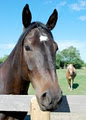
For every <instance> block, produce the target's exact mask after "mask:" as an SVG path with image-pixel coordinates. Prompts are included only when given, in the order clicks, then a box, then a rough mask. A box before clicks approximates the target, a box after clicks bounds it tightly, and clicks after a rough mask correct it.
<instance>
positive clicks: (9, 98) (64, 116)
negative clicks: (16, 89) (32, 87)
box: [0, 95, 86, 120]
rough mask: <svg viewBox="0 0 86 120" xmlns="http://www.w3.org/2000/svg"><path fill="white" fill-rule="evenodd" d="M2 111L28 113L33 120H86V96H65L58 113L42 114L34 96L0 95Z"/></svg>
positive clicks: (0, 108) (0, 109)
mask: <svg viewBox="0 0 86 120" xmlns="http://www.w3.org/2000/svg"><path fill="white" fill-rule="evenodd" d="M0 111H16V112H18V111H20V112H28V115H30V116H31V120H86V96H84V95H68V96H63V100H62V103H61V105H60V106H59V108H58V109H57V110H56V112H42V111H40V108H39V106H38V103H37V101H36V98H35V97H34V96H32V95H0ZM26 119H27V120H29V119H28V118H26Z"/></svg>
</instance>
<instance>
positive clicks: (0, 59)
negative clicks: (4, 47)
mask: <svg viewBox="0 0 86 120" xmlns="http://www.w3.org/2000/svg"><path fill="white" fill-rule="evenodd" d="M7 58H8V56H7V55H5V56H4V57H2V58H0V64H1V63H3V62H4V61H6V59H7Z"/></svg>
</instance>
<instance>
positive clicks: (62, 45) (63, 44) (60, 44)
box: [57, 40, 86, 62]
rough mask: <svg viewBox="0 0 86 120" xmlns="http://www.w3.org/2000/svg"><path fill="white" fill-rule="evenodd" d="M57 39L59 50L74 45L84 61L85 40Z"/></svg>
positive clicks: (85, 55) (85, 54)
mask: <svg viewBox="0 0 86 120" xmlns="http://www.w3.org/2000/svg"><path fill="white" fill-rule="evenodd" d="M62 41H63V40H59V41H58V42H57V43H58V47H59V50H60V51H61V50H63V49H65V48H68V47H70V46H74V47H76V49H77V50H79V52H80V55H81V58H82V59H83V60H84V61H85V62H86V41H81V42H80V41H78V40H64V41H63V42H62Z"/></svg>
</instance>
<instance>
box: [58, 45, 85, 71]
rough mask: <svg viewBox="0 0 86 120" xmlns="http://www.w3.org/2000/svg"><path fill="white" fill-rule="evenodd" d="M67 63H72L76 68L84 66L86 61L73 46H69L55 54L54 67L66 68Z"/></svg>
mask: <svg viewBox="0 0 86 120" xmlns="http://www.w3.org/2000/svg"><path fill="white" fill-rule="evenodd" d="M68 64H73V65H74V67H75V68H76V69H80V68H81V67H86V63H84V61H83V60H82V59H81V56H80V52H79V50H77V49H76V48H75V47H73V46H70V47H68V48H66V49H63V50H62V51H58V53H57V54H56V68H57V69H59V68H66V67H67V65H68Z"/></svg>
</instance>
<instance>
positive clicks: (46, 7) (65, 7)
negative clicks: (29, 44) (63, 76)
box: [0, 0, 86, 62]
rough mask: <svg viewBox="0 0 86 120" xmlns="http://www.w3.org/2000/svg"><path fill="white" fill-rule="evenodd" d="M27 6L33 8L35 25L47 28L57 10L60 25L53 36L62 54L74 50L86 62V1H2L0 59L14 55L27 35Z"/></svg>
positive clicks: (0, 9)
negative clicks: (22, 36)
mask: <svg viewBox="0 0 86 120" xmlns="http://www.w3.org/2000/svg"><path fill="white" fill-rule="evenodd" d="M25 4H29V7H30V10H31V13H32V22H33V21H40V22H42V23H44V24H46V23H47V21H48V18H49V16H50V15H51V14H52V12H53V10H54V9H57V11H58V21H57V24H56V26H55V28H54V29H53V30H52V33H53V36H54V40H55V41H56V42H57V44H58V46H59V50H63V49H65V48H67V47H69V46H74V47H76V48H77V50H79V51H80V55H81V58H82V60H84V61H85V62H86V0H0V57H3V56H4V55H9V54H10V52H11V51H12V49H13V48H14V46H15V45H16V43H17V41H18V39H19V37H20V35H21V34H22V32H23V25H22V9H23V7H24V6H25Z"/></svg>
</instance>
